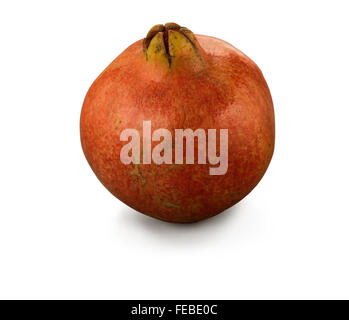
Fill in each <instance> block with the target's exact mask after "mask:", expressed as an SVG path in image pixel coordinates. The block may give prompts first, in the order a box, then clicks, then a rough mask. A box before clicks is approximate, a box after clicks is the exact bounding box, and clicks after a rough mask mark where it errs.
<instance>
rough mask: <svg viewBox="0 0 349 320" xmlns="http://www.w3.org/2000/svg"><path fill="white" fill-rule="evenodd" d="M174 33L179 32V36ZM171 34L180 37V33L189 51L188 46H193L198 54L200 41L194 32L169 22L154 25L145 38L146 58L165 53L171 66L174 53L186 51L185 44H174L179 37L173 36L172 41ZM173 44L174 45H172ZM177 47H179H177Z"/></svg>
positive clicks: (144, 49)
mask: <svg viewBox="0 0 349 320" xmlns="http://www.w3.org/2000/svg"><path fill="white" fill-rule="evenodd" d="M174 33H177V36H174ZM171 34H172V35H173V36H174V37H178V35H180V36H181V37H182V38H183V40H182V42H181V43H182V44H183V43H185V42H187V44H186V45H185V46H186V47H187V51H188V50H190V49H188V46H189V47H191V48H192V49H191V50H193V51H194V52H196V54H198V52H197V51H198V50H197V49H198V43H197V41H196V38H195V36H194V34H193V33H192V32H191V31H190V30H189V29H187V28H185V27H181V26H180V25H178V24H177V23H174V22H169V23H166V24H164V25H163V24H157V25H155V26H154V27H152V28H151V29H150V30H149V32H148V34H147V36H146V37H145V38H144V40H143V51H144V53H145V56H146V59H147V60H148V58H150V55H157V56H159V55H161V54H162V55H163V57H164V56H165V57H166V60H167V61H168V64H169V66H171V63H172V60H173V58H174V55H175V54H176V53H177V54H178V53H179V54H181V53H182V54H183V53H184V52H185V50H186V49H185V46H184V48H183V47H182V48H181V49H179V48H180V47H181V45H179V44H176V45H173V41H177V42H178V39H177V38H176V40H174V38H172V43H171V39H170V38H171ZM171 44H172V46H171ZM176 47H177V48H176ZM176 50H181V52H176Z"/></svg>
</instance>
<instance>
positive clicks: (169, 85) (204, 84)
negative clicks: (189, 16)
mask: <svg viewBox="0 0 349 320" xmlns="http://www.w3.org/2000/svg"><path fill="white" fill-rule="evenodd" d="M147 120H151V126H152V130H155V129H158V128H166V129H168V130H169V131H170V132H171V133H172V136H173V137H174V136H175V133H174V132H175V129H187V128H190V129H192V130H194V131H195V130H196V129H198V128H201V129H204V130H205V131H206V132H207V130H208V129H217V134H218V132H219V129H228V170H227V172H226V173H225V174H224V175H210V174H209V167H212V166H211V165H210V164H209V163H207V164H198V163H197V158H196V161H195V162H194V164H185V161H184V164H175V163H173V164H160V165H158V164H155V163H153V162H152V163H151V164H143V163H142V162H141V163H140V164H133V163H130V164H127V165H125V164H123V163H122V162H121V160H120V151H121V149H122V147H123V146H124V145H125V143H127V142H124V141H120V135H121V132H122V131H123V130H125V129H129V128H134V129H137V130H138V131H139V133H140V139H141V141H142V126H143V121H147ZM80 133H81V143H82V148H83V151H84V154H85V156H86V159H87V161H88V163H89V164H90V166H91V168H92V170H93V171H94V173H95V174H96V176H97V177H98V179H99V180H100V181H101V182H102V184H103V185H104V186H105V187H106V188H107V189H108V190H109V191H110V192H111V193H112V194H113V195H115V196H116V197H117V198H118V199H120V200H121V201H123V202H124V203H126V204H127V205H129V206H130V207H132V208H134V209H135V210H137V211H139V212H141V213H144V214H146V215H149V216H152V217H155V218H159V219H162V220H166V221H171V222H194V221H199V220H202V219H205V218H209V217H211V216H214V215H216V214H218V213H220V212H222V211H224V210H225V209H227V208H229V207H231V206H232V205H234V204H235V203H237V202H238V201H240V200H241V199H242V198H244V197H245V196H246V195H247V194H248V193H249V192H250V191H251V190H252V189H253V188H254V187H255V186H256V185H257V183H258V182H259V181H260V180H261V178H262V177H263V175H264V173H265V171H266V170H267V167H268V165H269V163H270V161H271V158H272V155H273V150H274V139H275V126H274V110H273V102H272V98H271V95H270V92H269V89H268V86H267V83H266V81H265V80H264V78H263V75H262V72H261V71H260V70H259V68H258V67H257V65H256V64H255V63H254V62H253V61H252V60H251V59H249V58H248V57H247V56H246V55H244V54H243V53H242V52H240V51H239V50H237V49H236V48H234V47H233V46H232V45H230V44H229V43H227V42H225V41H222V40H220V39H217V38H213V37H209V36H203V35H194V34H193V33H192V32H191V31H190V30H188V29H187V28H183V27H180V26H179V25H177V24H175V23H167V24H165V25H156V26H154V27H153V28H152V29H151V30H150V31H149V33H148V35H147V36H146V38H145V39H143V40H139V41H137V42H135V43H134V44H132V45H131V46H130V47H128V48H127V49H126V50H125V51H124V52H122V53H121V54H120V55H119V56H118V57H117V58H116V59H115V60H114V61H113V62H112V63H111V64H110V65H109V66H108V67H107V68H106V69H105V70H104V71H103V72H102V73H101V74H100V75H99V77H98V78H97V79H96V80H95V81H94V82H93V84H92V86H91V87H90V89H89V91H88V93H87V95H86V97H85V100H84V103H83V108H82V111H81V119H80ZM218 140H219V134H218V137H217V143H218V145H219V141H218ZM157 143H158V142H156V143H154V142H153V144H152V147H154V146H155V145H156V144H157ZM195 149H196V150H197V146H196V148H195ZM217 152H219V146H217ZM141 153H142V149H141ZM173 154H174V153H173ZM184 158H185V156H184Z"/></svg>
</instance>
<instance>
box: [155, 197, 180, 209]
mask: <svg viewBox="0 0 349 320" xmlns="http://www.w3.org/2000/svg"><path fill="white" fill-rule="evenodd" d="M160 201H161V203H162V205H163V206H165V207H167V208H173V209H181V206H180V205H178V204H175V203H173V202H171V201H168V200H165V199H160Z"/></svg>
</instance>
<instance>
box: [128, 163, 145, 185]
mask: <svg viewBox="0 0 349 320" xmlns="http://www.w3.org/2000/svg"><path fill="white" fill-rule="evenodd" d="M130 174H131V175H132V176H134V177H136V178H137V179H138V180H139V181H140V182H141V183H142V185H145V184H147V183H148V181H147V179H146V178H145V177H144V176H143V174H142V171H141V169H140V167H139V165H138V164H135V165H134V169H133V170H132V171H131V172H130Z"/></svg>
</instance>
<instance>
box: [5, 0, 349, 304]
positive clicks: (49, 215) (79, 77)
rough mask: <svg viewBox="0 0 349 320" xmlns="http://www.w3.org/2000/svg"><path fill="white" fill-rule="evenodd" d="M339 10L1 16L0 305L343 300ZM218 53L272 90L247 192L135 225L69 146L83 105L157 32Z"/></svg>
mask: <svg viewBox="0 0 349 320" xmlns="http://www.w3.org/2000/svg"><path fill="white" fill-rule="evenodd" d="M348 9H349V8H348V4H347V2H346V1H326V2H325V1H288V2H286V1H224V2H223V1H200V2H199V1H180V0H176V1H163V0H162V1H139V2H136V1H55V2H54V1H11V2H10V1H6V2H5V1H3V2H1V5H0V30H1V40H0V46H1V49H0V57H1V59H0V108H1V114H0V139H1V140H0V141H1V145H0V146H1V149H0V170H1V176H0V188H1V190H0V192H1V193H0V194H1V198H0V298H32V299H38V298H45V299H51V298H59V299H60V298H66V299H73V298H82V299H83V298H98V299H99V298H106V299H138V298H142V299H171V298H177V299H188V298H190V299H204V298H205V299H245V298H252V299H257V298H265V299H272V298H278V299H286V298H291V299H295V298H299V299H307V298H315V299H316V298H347V299H348V298H349V256H348V251H349V248H348V247H349V206H348V201H347V198H348V179H349V174H348V163H349V151H348V137H349V124H348V122H349V120H348V117H349V98H348V96H349V84H348V82H349V77H348V74H349V62H348V58H349V42H348V30H349V22H348V21H349V20H348V11H349V10H348ZM168 21H174V22H177V23H179V24H181V25H184V26H187V27H188V28H190V29H191V30H193V31H194V32H195V33H199V34H206V35H211V36H216V37H219V38H221V39H224V40H226V41H228V42H230V43H232V44H233V45H234V46H236V47H237V48H239V49H240V50H242V51H243V52H244V53H246V54H247V55H248V56H249V57H251V58H252V59H253V60H254V61H255V62H256V63H257V64H258V65H259V67H260V68H261V69H262V71H263V73H264V76H265V78H266V80H267V82H268V84H269V87H270V90H271V93H272V96H273V100H274V105H275V113H276V149H275V154H274V158H273V160H272V163H271V165H270V167H269V169H268V171H267V173H266V175H265V177H264V178H263V180H262V181H261V182H260V184H259V185H258V186H257V187H256V189H255V190H254V191H253V192H252V193H251V194H250V195H249V196H248V197H247V198H245V199H244V200H243V201H241V202H240V203H239V204H238V205H236V206H235V207H233V208H232V209H231V210H228V211H227V212H225V213H223V214H220V215H219V216H217V217H215V218H212V219H209V220H206V221H203V222H201V223H196V224H190V225H177V224H169V223H165V222H161V221H157V220H155V219H152V218H149V217H146V216H143V215H141V214H139V213H136V212H135V211H133V210H132V209H129V208H128V207H127V206H125V205H124V204H123V203H121V202H120V201H119V200H117V199H116V198H114V197H113V196H112V195H111V194H110V193H109V192H108V191H107V190H106V189H104V187H103V186H102V185H101V184H100V183H99V182H98V180H97V178H96V177H95V176H94V174H93V173H92V171H91V169H90V168H89V166H88V164H87V161H86V160H85V158H84V156H83V153H82V149H81V146H80V140H79V139H80V138H79V116H80V110H81V105H82V102H83V99H84V96H85V94H86V92H87V90H88V88H89V86H90V85H91V84H92V82H93V80H94V79H95V78H96V77H97V76H98V75H99V73H100V72H101V71H102V70H103V69H104V68H105V67H106V66H107V65H108V64H109V63H110V62H111V61H112V60H113V59H114V58H115V57H116V56H117V55H119V54H120V53H121V52H122V51H123V50H124V49H125V48H126V47H127V46H129V45H130V44H131V43H133V42H134V41H136V40H138V39H141V38H143V37H144V36H145V34H146V33H147V31H148V29H149V28H150V27H151V26H152V25H154V24H158V23H165V22H168Z"/></svg>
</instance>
